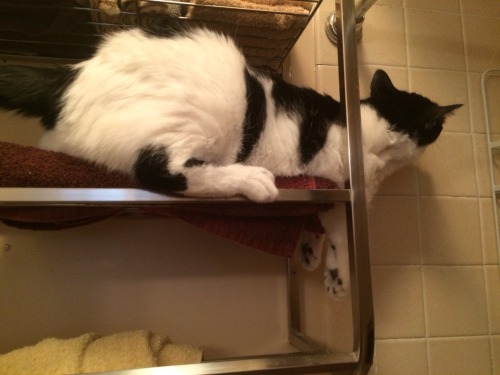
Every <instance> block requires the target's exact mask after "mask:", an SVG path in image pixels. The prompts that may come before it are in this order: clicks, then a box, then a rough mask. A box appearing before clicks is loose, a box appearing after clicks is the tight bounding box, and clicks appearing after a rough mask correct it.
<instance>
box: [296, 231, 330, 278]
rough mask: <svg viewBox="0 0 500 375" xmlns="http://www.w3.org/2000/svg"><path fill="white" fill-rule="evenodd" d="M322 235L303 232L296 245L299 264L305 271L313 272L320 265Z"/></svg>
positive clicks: (323, 238) (323, 236)
mask: <svg viewBox="0 0 500 375" xmlns="http://www.w3.org/2000/svg"><path fill="white" fill-rule="evenodd" d="M324 240H325V235H324V234H319V233H312V232H309V231H303V232H302V235H301V237H300V241H299V245H298V249H297V251H298V256H299V260H300V263H301V264H302V266H303V267H304V268H305V269H307V270H310V271H312V270H315V269H316V268H317V267H318V266H319V264H320V263H321V258H322V257H321V255H322V253H323V242H324Z"/></svg>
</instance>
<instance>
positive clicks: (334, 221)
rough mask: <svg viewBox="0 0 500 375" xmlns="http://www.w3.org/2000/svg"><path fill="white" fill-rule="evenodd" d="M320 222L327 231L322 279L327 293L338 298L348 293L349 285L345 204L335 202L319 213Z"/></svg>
mask: <svg viewBox="0 0 500 375" xmlns="http://www.w3.org/2000/svg"><path fill="white" fill-rule="evenodd" d="M321 222H322V223H323V226H324V227H325V230H326V231H327V235H326V239H325V243H324V249H325V250H324V251H325V273H324V276H323V281H324V284H325V288H326V291H327V293H328V295H329V296H331V297H333V298H335V299H338V298H341V297H343V296H344V295H346V294H348V293H349V291H350V285H351V282H350V274H349V247H348V240H347V225H346V215H345V204H343V203H336V204H335V207H334V208H333V209H332V210H330V211H327V212H325V213H323V214H321Z"/></svg>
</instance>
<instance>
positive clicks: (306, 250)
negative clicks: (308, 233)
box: [301, 243, 313, 265]
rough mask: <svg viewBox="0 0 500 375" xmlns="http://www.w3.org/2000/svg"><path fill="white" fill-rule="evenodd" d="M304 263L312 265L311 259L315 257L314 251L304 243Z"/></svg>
mask: <svg viewBox="0 0 500 375" xmlns="http://www.w3.org/2000/svg"><path fill="white" fill-rule="evenodd" d="M301 254H302V261H303V262H304V263H305V264H307V265H309V264H310V263H311V260H310V257H311V255H313V249H312V247H311V246H309V244H307V243H304V244H302V246H301Z"/></svg>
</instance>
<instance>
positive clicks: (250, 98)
mask: <svg viewBox="0 0 500 375" xmlns="http://www.w3.org/2000/svg"><path fill="white" fill-rule="evenodd" d="M245 84H246V89H247V94H246V99H247V110H246V112H245V120H244V123H243V135H242V141H241V147H240V151H239V152H238V156H237V157H236V161H237V162H238V163H241V162H243V161H245V160H246V159H247V158H248V157H249V156H250V153H251V152H252V150H253V148H254V147H255V145H256V144H257V142H258V140H259V138H260V134H261V133H262V130H263V129H264V125H265V123H266V116H267V108H266V107H267V106H266V94H265V92H264V88H263V87H262V85H261V84H260V82H259V81H258V79H257V78H255V77H254V76H252V75H251V74H250V73H249V72H248V70H247V69H245Z"/></svg>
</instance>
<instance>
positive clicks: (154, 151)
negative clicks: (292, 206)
mask: <svg viewBox="0 0 500 375" xmlns="http://www.w3.org/2000/svg"><path fill="white" fill-rule="evenodd" d="M134 172H135V176H136V178H137V180H138V181H139V182H140V183H141V184H142V185H144V186H145V187H146V188H150V189H153V190H159V191H166V192H176V193H180V194H183V195H187V196H193V197H206V198H226V197H232V196H235V195H244V196H246V197H247V198H249V199H250V200H253V201H256V202H270V201H273V200H275V199H276V197H277V196H278V189H277V188H276V186H275V184H274V176H273V174H272V173H271V172H269V171H268V170H267V169H265V168H261V167H253V166H246V165H243V164H229V165H222V166H219V165H214V164H211V163H208V162H206V161H203V160H200V159H196V158H192V157H191V158H188V159H187V160H185V158H184V160H183V159H180V156H179V153H178V154H176V155H172V156H170V154H169V152H168V150H167V149H166V148H165V147H164V146H149V147H145V148H143V149H142V150H141V151H140V152H139V155H138V157H137V161H136V163H135V165H134Z"/></svg>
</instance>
